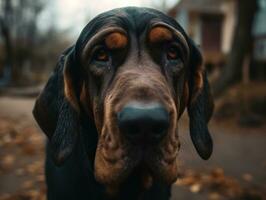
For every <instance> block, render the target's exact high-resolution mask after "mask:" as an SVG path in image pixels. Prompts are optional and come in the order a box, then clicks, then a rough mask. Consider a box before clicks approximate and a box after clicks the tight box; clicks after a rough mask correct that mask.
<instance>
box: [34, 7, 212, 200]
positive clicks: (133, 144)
mask: <svg viewBox="0 0 266 200" xmlns="http://www.w3.org/2000/svg"><path fill="white" fill-rule="evenodd" d="M185 108H187V110H188V115H189V119H190V135H191V139H192V142H193V144H194V146H195V148H196V150H197V152H198V154H199V155H200V156H201V157H202V158H203V159H208V158H209V157H210V155H211V153H212V139H211V137H210V134H209V131H208V127H207V123H208V121H209V119H210V117H211V115H212V110H213V102H212V98H211V95H210V91H209V85H208V81H207V78H206V73H205V70H204V66H203V61H202V55H201V53H200V51H199V49H198V48H197V46H195V44H194V43H193V41H192V40H191V39H190V38H189V37H188V36H187V35H186V33H185V32H184V30H183V29H182V28H181V26H180V25H179V24H178V23H177V22H176V21H175V20H174V19H172V18H170V17H168V16H167V15H165V14H163V13H161V12H159V11H157V10H154V9H148V8H137V7H126V8H119V9H114V10H111V11H108V12H105V13H103V14H100V15H99V16H97V17H95V18H94V19H93V20H91V21H90V22H89V23H88V24H87V26H86V27H85V28H84V29H83V31H82V32H81V34H80V36H79V38H78V40H77V42H76V43H75V45H73V46H72V47H70V48H69V49H67V50H66V51H65V52H63V54H62V56H61V57H60V58H59V61H58V63H57V66H56V68H55V70H54V72H53V74H52V75H51V77H50V79H49V81H48V83H47V85H46V86H45V88H44V89H43V91H42V92H41V94H40V95H39V97H38V99H37V101H36V104H35V107H34V110H33V114H34V117H35V119H36V120H37V122H38V124H39V126H40V127H41V129H42V130H43V132H44V133H45V134H46V135H47V137H48V139H49V141H48V143H47V152H46V154H47V156H46V182H47V186H48V194H47V195H48V199H49V200H83V199H84V200H85V199H87V200H89V199H91V200H101V199H122V200H130V199H132V200H139V199H152V200H164V199H169V198H170V189H171V184H172V183H173V182H175V180H176V179H177V176H178V171H177V163H178V160H177V155H178V151H179V148H180V142H179V139H178V119H179V118H180V116H181V115H182V113H183V111H184V109H185Z"/></svg>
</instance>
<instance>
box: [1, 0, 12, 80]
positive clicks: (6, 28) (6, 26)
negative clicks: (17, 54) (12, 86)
mask: <svg viewBox="0 0 266 200" xmlns="http://www.w3.org/2000/svg"><path fill="white" fill-rule="evenodd" d="M3 10H4V16H3V18H0V33H1V35H2V36H3V40H4V48H5V51H6V52H5V60H4V70H3V71H4V74H3V79H5V80H4V81H5V84H8V81H9V79H10V77H7V76H10V71H11V70H12V67H13V49H12V42H11V41H12V40H11V30H10V23H11V20H10V18H11V12H12V6H11V1H10V0H6V1H4V3H3Z"/></svg>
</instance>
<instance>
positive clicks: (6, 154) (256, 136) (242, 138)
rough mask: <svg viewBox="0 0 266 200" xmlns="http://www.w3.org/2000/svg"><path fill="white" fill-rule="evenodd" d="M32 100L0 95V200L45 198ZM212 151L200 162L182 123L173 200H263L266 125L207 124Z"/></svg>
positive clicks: (41, 137) (185, 122) (40, 143)
mask: <svg viewBox="0 0 266 200" xmlns="http://www.w3.org/2000/svg"><path fill="white" fill-rule="evenodd" d="M33 103H34V98H22V97H0V110H1V112H0V157H1V159H0V200H43V199H45V183H44V175H43V162H44V143H45V136H44V135H43V134H42V133H41V131H40V129H39V128H38V126H37V125H36V123H35V121H34V119H33V118H32V115H31V110H32V107H33ZM210 132H211V133H212V136H213V140H214V152H213V155H212V157H211V159H210V160H208V161H203V160H201V159H200V158H199V156H198V155H197V154H196V152H195V149H194V147H193V145H192V142H191V140H190V138H189V132H188V119H187V117H186V116H185V117H183V118H182V119H181V121H180V133H179V134H180V140H181V145H182V146H181V151H180V155H179V158H178V161H179V166H180V170H179V171H180V178H179V179H178V180H177V182H176V183H175V184H174V185H173V189H172V199H173V200H175V199H176V200H182V199H189V200H194V199H195V200H206V199H210V200H223V199H230V200H237V199H239V200H240V199H244V200H264V199H266V156H265V150H266V147H265V145H266V123H263V124H262V125H260V126H258V127H253V128H240V127H239V126H238V125H237V124H236V123H235V121H234V120H233V119H230V120H222V121H221V120H218V119H217V118H214V119H213V120H212V121H211V122H210Z"/></svg>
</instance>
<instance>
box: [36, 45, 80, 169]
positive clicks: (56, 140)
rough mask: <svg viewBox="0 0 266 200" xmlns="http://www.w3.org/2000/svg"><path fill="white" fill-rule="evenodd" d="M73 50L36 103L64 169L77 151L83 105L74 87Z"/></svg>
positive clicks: (58, 67)
mask: <svg viewBox="0 0 266 200" xmlns="http://www.w3.org/2000/svg"><path fill="white" fill-rule="evenodd" d="M72 54H73V53H72V50H71V49H70V50H68V51H67V52H66V53H65V55H62V56H61V58H60V59H59V61H58V63H57V66H56V68H55V70H54V72H53V74H52V75H51V77H50V79H49V80H48V82H47V84H46V86H45V88H44V89H43V91H42V92H41V94H40V95H39V97H38V98H37V100H36V103H35V106H34V109H33V115H34V117H35V119H36V121H37V122H38V124H39V126H40V127H41V129H42V130H43V132H44V133H45V134H46V135H47V137H48V138H49V142H50V146H51V148H52V152H53V157H54V161H55V163H56V164H57V165H60V164H62V163H63V162H64V160H65V159H66V158H67V157H68V156H70V154H71V152H72V151H73V149H74V146H75V143H76V140H77V136H78V131H79V104H78V102H77V98H76V95H77V93H76V91H75V89H76V88H75V86H74V85H73V82H74V80H73V78H72V76H73V72H72V71H71V70H73V69H72V68H73V67H75V66H73V65H74V62H73V60H72Z"/></svg>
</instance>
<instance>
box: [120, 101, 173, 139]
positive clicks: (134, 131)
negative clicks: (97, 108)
mask: <svg viewBox="0 0 266 200" xmlns="http://www.w3.org/2000/svg"><path fill="white" fill-rule="evenodd" d="M117 119H118V126H119V129H120V131H121V133H122V134H124V135H125V136H126V137H128V138H130V139H134V138H146V139H155V140H157V139H161V138H162V137H163V136H164V135H166V133H167V130H168V126H169V114H168V112H167V110H166V109H165V108H164V107H163V106H162V105H161V104H145V105H141V104H128V105H127V106H125V107H124V108H123V109H122V111H121V112H119V113H118V115H117Z"/></svg>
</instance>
